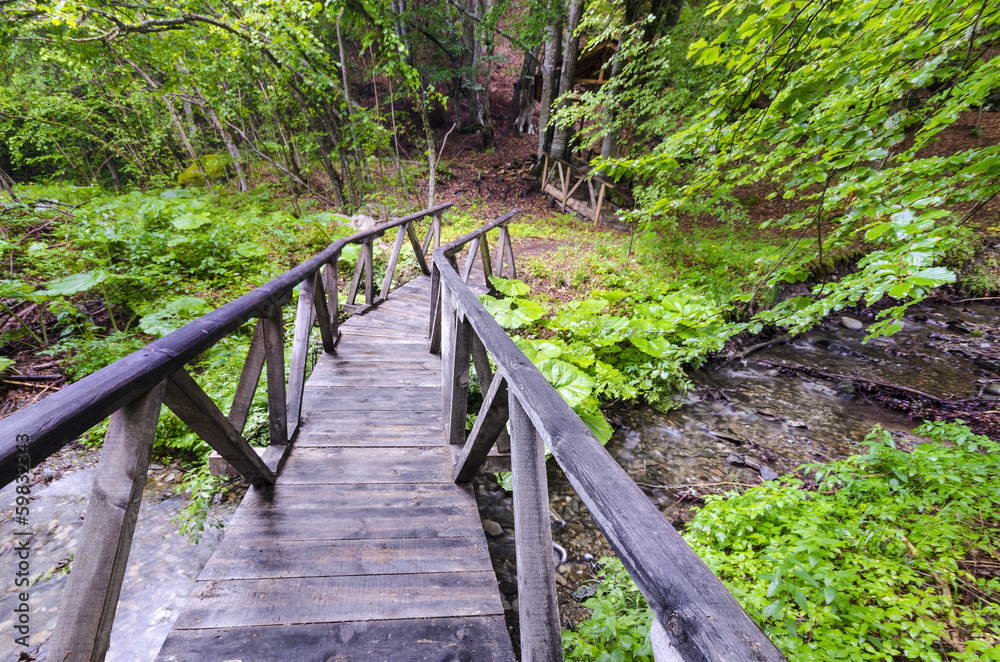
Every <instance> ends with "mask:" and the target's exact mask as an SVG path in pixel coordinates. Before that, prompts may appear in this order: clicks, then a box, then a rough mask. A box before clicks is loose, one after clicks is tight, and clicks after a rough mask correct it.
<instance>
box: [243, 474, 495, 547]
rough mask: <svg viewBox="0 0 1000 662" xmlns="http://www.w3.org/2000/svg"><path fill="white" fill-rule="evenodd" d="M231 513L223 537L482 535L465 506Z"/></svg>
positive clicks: (295, 537)
mask: <svg viewBox="0 0 1000 662" xmlns="http://www.w3.org/2000/svg"><path fill="white" fill-rule="evenodd" d="M308 487H312V488H315V485H309V486H308ZM408 487H409V486H408ZM240 512H242V510H241V511H238V512H237V516H239V513H240ZM237 516H234V517H233V519H232V521H231V522H230V523H229V524H228V525H227V526H226V539H227V540H229V541H237V540H262V539H263V540H360V539H365V538H450V537H470V536H476V535H482V530H483V525H482V522H481V521H480V520H479V514H478V513H477V512H475V511H473V510H471V509H470V508H468V507H466V506H451V507H446V506H439V507H432V506H427V507H424V508H419V509H414V508H410V507H403V508H397V509H392V510H378V511H373V510H372V509H371V508H365V507H358V508H346V507H344V508H340V509H337V510H336V511H331V510H328V509H320V508H288V509H285V510H282V511H265V512H263V513H257V514H254V515H253V519H252V521H251V520H247V519H245V518H244V517H239V518H237Z"/></svg>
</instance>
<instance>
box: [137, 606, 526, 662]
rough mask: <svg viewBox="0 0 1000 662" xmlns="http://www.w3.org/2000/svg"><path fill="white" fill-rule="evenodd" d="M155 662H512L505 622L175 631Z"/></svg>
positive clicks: (432, 621) (476, 620) (496, 618)
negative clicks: (458, 661) (450, 661)
mask: <svg viewBox="0 0 1000 662" xmlns="http://www.w3.org/2000/svg"><path fill="white" fill-rule="evenodd" d="M156 659H157V662H193V661H198V662H201V661H203V660H211V661H213V662H214V661H216V660H219V661H221V660H240V661H241V662H289V660H294V661H295V662H329V661H331V660H336V661H337V662H370V661H372V660H378V661H380V662H381V661H384V662H441V661H442V660H474V661H475V662H513V660H514V654H513V651H512V650H511V646H510V640H509V639H507V628H506V625H505V623H504V619H503V617H502V616H477V617H470V618H422V619H416V620H404V621H392V620H383V621H368V622H344V623H338V624H336V625H332V626H331V625H330V624H326V623H314V624H307V625H283V626H277V627H274V626H270V627H269V626H264V627H238V628H213V629H201V630H175V631H173V632H171V633H170V636H169V637H167V640H166V642H165V643H164V644H163V648H162V649H161V650H160V655H159V657H157V658H156Z"/></svg>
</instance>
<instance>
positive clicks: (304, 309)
mask: <svg viewBox="0 0 1000 662" xmlns="http://www.w3.org/2000/svg"><path fill="white" fill-rule="evenodd" d="M315 287H316V280H315V279H314V278H313V277H312V276H310V277H309V278H306V279H305V280H303V281H302V283H301V284H300V285H299V301H298V305H297V307H296V310H295V331H294V335H293V336H292V358H291V361H290V363H289V366H288V396H287V397H288V406H287V411H288V423H287V427H286V428H285V429H286V430H287V435H288V438H289V439H292V438H293V437H295V433H296V431H297V430H298V428H299V421H300V420H301V418H302V392H303V389H304V388H305V385H306V359H307V358H308V355H309V336H310V335H311V333H312V327H313V321H314V319H315V318H314V317H313V293H314V288H315Z"/></svg>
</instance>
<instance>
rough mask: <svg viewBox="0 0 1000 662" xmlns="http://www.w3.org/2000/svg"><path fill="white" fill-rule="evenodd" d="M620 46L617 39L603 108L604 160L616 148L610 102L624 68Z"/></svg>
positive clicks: (602, 145)
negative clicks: (607, 98)
mask: <svg viewBox="0 0 1000 662" xmlns="http://www.w3.org/2000/svg"><path fill="white" fill-rule="evenodd" d="M622 36H624V34H623V35H622ZM621 45H622V38H621V37H619V38H618V48H619V50H618V51H616V52H615V57H614V62H612V63H611V82H609V83H608V84H607V85H608V86H609V87H608V97H610V99H609V102H608V103H607V104H605V107H604V126H605V128H606V129H607V130H608V132H607V133H605V134H604V140H602V141H601V156H602V157H604V158H606V159H612V158H614V157H615V156H616V154H615V148H616V147H617V146H618V145H617V130H616V129H615V128H614V122H615V111H614V109H613V108H612V107H611V102H613V100H614V98H615V97H616V96H618V82H617V81H618V75H619V74H620V73H621V72H622V68H624V66H625V58H623V57H622V56H621Z"/></svg>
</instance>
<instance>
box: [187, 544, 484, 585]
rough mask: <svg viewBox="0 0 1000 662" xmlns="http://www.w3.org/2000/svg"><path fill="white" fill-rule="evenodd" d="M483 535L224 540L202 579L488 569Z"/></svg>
mask: <svg viewBox="0 0 1000 662" xmlns="http://www.w3.org/2000/svg"><path fill="white" fill-rule="evenodd" d="M489 570H490V557H489V551H488V550H487V549H486V543H485V541H484V540H483V539H481V538H404V539H398V538H389V539H368V540H281V541H279V540H244V541H240V542H238V543H236V544H233V545H226V546H225V547H223V549H222V550H220V553H218V554H215V555H214V556H213V557H212V559H211V560H210V561H209V562H208V564H207V565H206V566H205V568H204V569H203V570H202V572H201V575H200V576H199V577H198V579H199V581H206V580H210V579H262V578H267V577H274V578H287V577H331V576H340V577H347V576H352V575H405V574H419V573H425V572H488V571H489Z"/></svg>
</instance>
